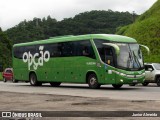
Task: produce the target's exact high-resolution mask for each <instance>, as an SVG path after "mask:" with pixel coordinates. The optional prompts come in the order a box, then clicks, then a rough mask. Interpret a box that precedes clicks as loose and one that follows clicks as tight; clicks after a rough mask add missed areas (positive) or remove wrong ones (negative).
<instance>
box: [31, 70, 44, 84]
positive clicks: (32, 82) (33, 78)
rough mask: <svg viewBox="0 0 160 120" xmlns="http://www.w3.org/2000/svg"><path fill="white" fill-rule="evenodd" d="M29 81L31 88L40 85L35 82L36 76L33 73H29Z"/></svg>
mask: <svg viewBox="0 0 160 120" xmlns="http://www.w3.org/2000/svg"><path fill="white" fill-rule="evenodd" d="M29 81H30V84H31V85H32V86H41V85H42V83H41V82H38V81H37V76H36V75H35V74H34V73H31V74H30V76H29Z"/></svg>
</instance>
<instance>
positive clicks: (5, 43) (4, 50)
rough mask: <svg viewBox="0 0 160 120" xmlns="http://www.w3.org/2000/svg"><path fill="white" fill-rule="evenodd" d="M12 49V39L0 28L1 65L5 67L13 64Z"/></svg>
mask: <svg viewBox="0 0 160 120" xmlns="http://www.w3.org/2000/svg"><path fill="white" fill-rule="evenodd" d="M11 49H12V46H11V41H10V40H9V39H8V37H7V35H6V34H5V33H4V32H3V31H2V30H1V28H0V65H2V66H3V68H6V67H11V66H12V65H11V63H12V62H11ZM0 74H1V73H0ZM0 79H1V77H0Z"/></svg>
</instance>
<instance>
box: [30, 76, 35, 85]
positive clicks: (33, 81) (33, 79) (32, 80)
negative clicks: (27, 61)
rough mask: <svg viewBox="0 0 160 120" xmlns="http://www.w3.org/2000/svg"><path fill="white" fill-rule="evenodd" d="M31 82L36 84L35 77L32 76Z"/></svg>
mask: <svg viewBox="0 0 160 120" xmlns="http://www.w3.org/2000/svg"><path fill="white" fill-rule="evenodd" d="M31 84H32V85H34V84H35V77H34V76H31Z"/></svg>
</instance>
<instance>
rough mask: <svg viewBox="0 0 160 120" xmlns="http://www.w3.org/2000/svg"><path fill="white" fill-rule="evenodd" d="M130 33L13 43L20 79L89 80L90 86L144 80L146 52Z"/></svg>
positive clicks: (34, 82)
mask: <svg viewBox="0 0 160 120" xmlns="http://www.w3.org/2000/svg"><path fill="white" fill-rule="evenodd" d="M140 46H143V47H145V48H146V49H147V50H148V51H149V49H148V47H146V46H144V45H139V44H138V43H137V41H136V40H135V39H133V38H130V37H125V36H120V35H110V34H89V35H78V36H74V35H68V36H59V37H51V38H50V39H47V40H40V41H34V42H28V43H20V44H15V45H14V46H13V69H14V77H15V80H16V81H26V82H27V81H29V82H30V84H31V85H33V86H38V85H42V83H50V84H51V86H59V85H60V84H61V83H87V84H88V85H89V87H90V88H99V87H100V86H101V85H104V84H112V85H113V87H114V88H120V87H121V86H122V85H123V84H133V83H134V84H135V83H142V82H143V81H144V80H145V70H144V63H143V57H142V52H141V50H140Z"/></svg>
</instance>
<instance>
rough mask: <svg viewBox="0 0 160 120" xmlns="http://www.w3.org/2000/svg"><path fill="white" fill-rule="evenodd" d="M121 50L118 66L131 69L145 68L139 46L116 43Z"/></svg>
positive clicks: (118, 56)
mask: <svg viewBox="0 0 160 120" xmlns="http://www.w3.org/2000/svg"><path fill="white" fill-rule="evenodd" d="M115 44H117V45H118V46H119V48H120V54H119V55H117V66H118V67H122V68H129V69H142V68H144V64H143V58H142V52H141V50H140V47H139V45H138V44H133V43H129V44H128V43H115Z"/></svg>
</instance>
